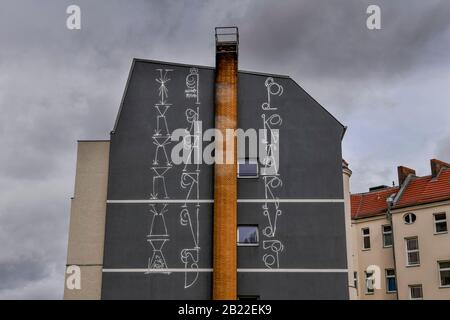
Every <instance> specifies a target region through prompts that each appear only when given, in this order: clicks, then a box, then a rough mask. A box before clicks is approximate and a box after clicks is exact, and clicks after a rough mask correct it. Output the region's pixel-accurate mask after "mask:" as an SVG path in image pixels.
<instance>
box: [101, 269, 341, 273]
mask: <svg viewBox="0 0 450 320" xmlns="http://www.w3.org/2000/svg"><path fill="white" fill-rule="evenodd" d="M212 271H213V269H212V268H203V269H202V268H200V269H189V268H186V269H184V268H171V269H146V268H139V269H126V268H121V269H103V272H138V273H169V272H212ZM237 272H275V273H276V272H280V273H283V272H287V273H347V272H348V269H268V268H255V269H252V268H238V269H237Z"/></svg>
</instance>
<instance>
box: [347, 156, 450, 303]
mask: <svg viewBox="0 0 450 320" xmlns="http://www.w3.org/2000/svg"><path fill="white" fill-rule="evenodd" d="M430 165H431V174H430V175H428V176H423V177H417V176H416V173H415V171H414V170H413V169H410V168H407V167H403V166H400V167H398V180H399V181H398V186H393V187H387V186H379V187H375V188H371V189H370V190H369V192H366V193H359V194H351V195H350V193H349V187H348V185H349V178H350V176H351V171H350V169H349V168H348V165H347V163H346V162H343V173H344V190H345V193H346V198H345V200H346V212H347V217H348V218H347V220H348V221H347V243H348V246H347V247H348V248H347V250H348V251H347V252H348V266H349V288H350V289H349V291H350V299H360V300H377V299H382V300H396V299H401V300H407V299H450V235H449V234H448V223H447V219H448V217H449V215H450V164H448V163H445V162H443V161H440V160H436V159H433V160H431V161H430ZM350 217H351V219H350Z"/></svg>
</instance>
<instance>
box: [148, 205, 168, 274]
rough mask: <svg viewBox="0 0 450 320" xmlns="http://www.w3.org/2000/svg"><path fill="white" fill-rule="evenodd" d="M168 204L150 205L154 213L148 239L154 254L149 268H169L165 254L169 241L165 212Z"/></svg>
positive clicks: (149, 261)
mask: <svg viewBox="0 0 450 320" xmlns="http://www.w3.org/2000/svg"><path fill="white" fill-rule="evenodd" d="M166 208H167V204H163V205H161V206H160V208H158V206H157V205H156V204H151V205H150V213H151V214H152V215H153V217H152V223H151V226H150V232H149V234H148V235H147V241H148V242H149V243H150V245H151V247H152V250H153V255H152V256H151V257H150V258H149V259H148V269H149V271H148V272H150V270H153V269H167V263H166V259H165V258H164V254H163V251H162V249H163V246H164V244H165V243H166V242H167V241H169V234H168V233H167V226H166V220H165V219H164V214H165V213H166V212H167V209H166Z"/></svg>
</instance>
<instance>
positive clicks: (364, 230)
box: [362, 228, 370, 235]
mask: <svg viewBox="0 0 450 320" xmlns="http://www.w3.org/2000/svg"><path fill="white" fill-rule="evenodd" d="M369 232H370V231H369V228H366V229H362V233H363V235H369Z"/></svg>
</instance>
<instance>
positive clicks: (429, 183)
mask: <svg viewBox="0 0 450 320" xmlns="http://www.w3.org/2000/svg"><path fill="white" fill-rule="evenodd" d="M442 200H450V169H443V170H442V171H441V172H440V173H439V174H438V175H437V176H436V177H434V178H433V177H432V176H431V175H430V176H425V177H416V178H413V179H412V180H411V182H410V183H409V184H408V185H407V186H406V188H405V190H404V192H403V194H402V196H401V197H400V199H399V201H398V202H397V203H396V204H395V206H394V208H403V207H407V206H413V205H418V204H425V203H431V202H436V201H442Z"/></svg>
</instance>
